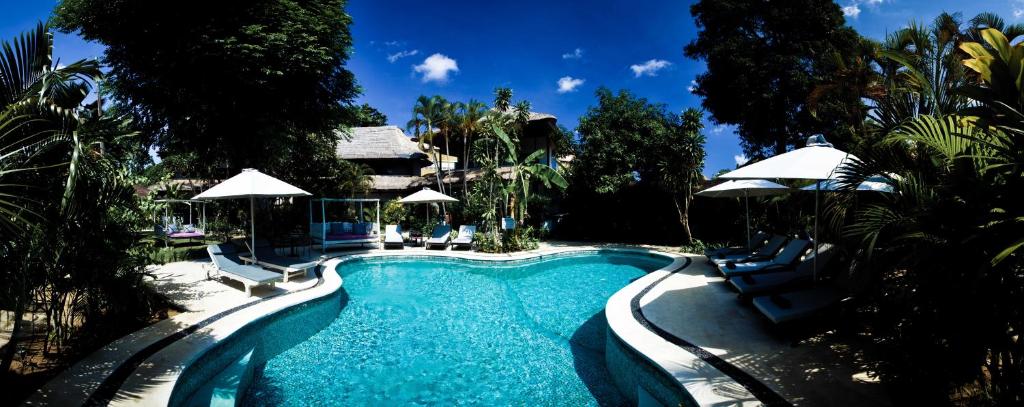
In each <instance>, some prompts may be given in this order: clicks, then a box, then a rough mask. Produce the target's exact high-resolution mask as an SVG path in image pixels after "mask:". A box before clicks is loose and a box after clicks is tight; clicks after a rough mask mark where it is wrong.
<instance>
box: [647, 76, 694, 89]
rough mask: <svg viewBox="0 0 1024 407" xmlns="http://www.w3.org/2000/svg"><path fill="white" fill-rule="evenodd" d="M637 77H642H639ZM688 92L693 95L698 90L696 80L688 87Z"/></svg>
mask: <svg viewBox="0 0 1024 407" xmlns="http://www.w3.org/2000/svg"><path fill="white" fill-rule="evenodd" d="M637 76H640V75H637ZM686 90H688V91H690V93H693V92H694V91H696V90H697V81H696V80H692V81H690V86H687V87H686Z"/></svg>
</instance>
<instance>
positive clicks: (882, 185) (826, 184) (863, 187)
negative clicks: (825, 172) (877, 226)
mask: <svg viewBox="0 0 1024 407" xmlns="http://www.w3.org/2000/svg"><path fill="white" fill-rule="evenodd" d="M840 187H841V185H840V184H839V182H836V181H835V180H828V181H822V182H821V186H820V188H821V190H822V191H838V190H839V189H840ZM814 188H815V185H814V184H811V185H808V186H806V187H803V188H800V189H801V190H804V191H813V190H814ZM857 190H858V191H871V192H885V193H889V194H891V193H892V191H893V189H892V185H889V183H888V182H886V181H884V180H882V179H875V178H874V177H872V178H868V179H867V180H866V181H864V182H861V183H860V185H857Z"/></svg>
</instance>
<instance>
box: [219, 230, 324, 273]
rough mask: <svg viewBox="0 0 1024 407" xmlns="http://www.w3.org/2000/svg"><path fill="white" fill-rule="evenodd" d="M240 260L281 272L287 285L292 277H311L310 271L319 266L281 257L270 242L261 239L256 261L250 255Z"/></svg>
mask: <svg viewBox="0 0 1024 407" xmlns="http://www.w3.org/2000/svg"><path fill="white" fill-rule="evenodd" d="M245 245H246V247H248V246H249V243H248V242H246V243H245ZM238 258H239V259H242V260H243V261H245V262H247V263H255V264H258V265H260V266H263V267H265V268H268V269H273V270H277V271H280V272H281V274H282V275H283V276H284V282H286V283H287V282H288V280H289V279H290V278H291V277H292V275H303V276H306V275H309V272H310V270H313V268H315V267H316V266H317V265H318V264H319V263H317V262H315V261H303V260H302V259H298V258H294V257H285V256H281V255H279V254H277V252H276V251H274V246H272V245H271V244H270V242H268V241H266V240H261V239H256V259H255V261H254V260H253V258H252V255H249V254H243V255H239V256H238Z"/></svg>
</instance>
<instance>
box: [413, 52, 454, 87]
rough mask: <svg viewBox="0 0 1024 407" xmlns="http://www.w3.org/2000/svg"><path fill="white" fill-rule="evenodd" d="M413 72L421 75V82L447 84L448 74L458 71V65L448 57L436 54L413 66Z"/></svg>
mask: <svg viewBox="0 0 1024 407" xmlns="http://www.w3.org/2000/svg"><path fill="white" fill-rule="evenodd" d="M412 69H413V71H416V72H417V73H422V74H423V82H431V81H433V82H438V83H444V82H448V74H449V73H451V72H458V71H459V64H458V63H457V62H455V60H454V59H451V58H448V56H446V55H443V54H440V53H437V54H434V55H431V56H429V57H427V59H424V60H423V63H422V64H419V65H414V66H413V67H412Z"/></svg>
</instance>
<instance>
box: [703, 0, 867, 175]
mask: <svg viewBox="0 0 1024 407" xmlns="http://www.w3.org/2000/svg"><path fill="white" fill-rule="evenodd" d="M690 14H692V15H693V18H694V23H696V26H697V28H698V30H699V31H698V33H697V36H696V38H695V39H694V40H693V41H691V42H690V43H689V44H687V45H686V47H685V49H684V52H685V54H686V56H687V57H689V58H693V59H699V60H702V61H704V63H705V64H706V66H707V71H706V72H704V73H702V74H700V75H698V76H697V78H696V84H695V86H694V89H693V93H694V94H696V95H698V96H700V97H701V104H702V106H703V107H704V109H706V110H707V112H708V113H709V114H710V117H711V119H712V120H713V121H714V122H716V123H727V124H733V125H736V126H737V133H738V135H739V137H740V140H741V142H742V146H743V149H744V152H745V154H746V155H747V156H748V157H751V158H756V157H763V156H767V155H771V154H779V153H783V152H785V151H786V150H788V149H789V148H793V147H796V146H801V145H802V143H803V141H804V140H806V139H807V137H808V136H810V135H812V134H819V133H825V134H826V135H827V136H828V137H829V139H830V140H833V142H837V143H838V145H844V144H845V143H846V140H844V139H843V138H842V137H839V135H836V134H833V133H834V130H836V129H837V128H839V129H843V127H845V126H835V124H836V123H837V122H839V121H840V120H844V119H845V118H844V116H846V112H844V110H847V109H844V108H843V106H842V105H837V106H836V107H837V108H839V113H838V114H837V115H833V114H832V109H831V107H832V105H831V104H830V105H821V106H819V108H818V109H817V111H816V113H815V114H814V115H811V114H810V113H811V109H809V108H808V97H809V95H810V94H811V92H812V91H813V89H814V88H815V86H816V85H818V84H819V83H821V82H828V81H830V77H831V76H832V73H833V71H834V69H836V67H835V64H833V60H832V58H833V56H834V55H836V54H838V55H842V56H848V55H856V54H857V51H856V50H857V48H858V47H859V46H860V40H859V35H858V34H857V33H856V32H855V31H854V30H853V29H852V28H850V27H848V26H846V25H845V21H844V18H843V13H842V11H841V10H840V9H839V5H838V4H836V2H834V1H832V0H799V1H787V2H783V3H778V4H772V6H771V7H766V6H765V5H764V4H763V3H759V2H755V1H749V0H702V1H698V2H696V3H695V4H693V5H692V6H691V7H690ZM844 102H850V103H853V104H858V103H861V102H860V100H858V99H856V98H854V99H845V100H844ZM858 121H860V118H856V119H855V120H854V122H853V123H856V122H858ZM853 123H851V124H853Z"/></svg>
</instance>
